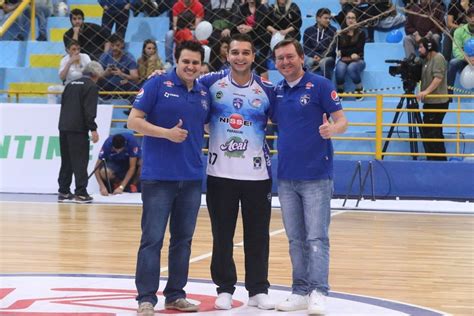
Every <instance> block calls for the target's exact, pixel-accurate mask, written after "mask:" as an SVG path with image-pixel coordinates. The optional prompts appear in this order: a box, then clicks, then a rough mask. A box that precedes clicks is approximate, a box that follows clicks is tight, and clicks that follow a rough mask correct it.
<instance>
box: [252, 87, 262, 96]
mask: <svg viewBox="0 0 474 316" xmlns="http://www.w3.org/2000/svg"><path fill="white" fill-rule="evenodd" d="M252 91H253V93H255V94H260V93H262V90H261V89H260V88H259V87H255V88H253V89H252Z"/></svg>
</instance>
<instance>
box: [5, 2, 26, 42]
mask: <svg viewBox="0 0 474 316" xmlns="http://www.w3.org/2000/svg"><path fill="white" fill-rule="evenodd" d="M20 4H21V1H20V0H5V1H3V3H2V4H1V5H0V7H1V8H2V10H3V16H1V17H0V25H3V24H4V22H5V21H6V20H7V19H8V18H9V17H10V16H11V14H12V12H13V11H15V9H16V8H17V7H18V6H19V5H20ZM29 16H30V11H29V9H25V11H23V13H22V14H20V16H19V17H18V18H17V20H16V21H15V22H13V24H12V25H11V26H10V29H9V32H11V38H12V39H13V40H14V41H24V40H26V39H27V37H28V31H29V28H30V23H29V21H30V17H29ZM5 39H7V38H5ZM2 40H3V39H2Z"/></svg>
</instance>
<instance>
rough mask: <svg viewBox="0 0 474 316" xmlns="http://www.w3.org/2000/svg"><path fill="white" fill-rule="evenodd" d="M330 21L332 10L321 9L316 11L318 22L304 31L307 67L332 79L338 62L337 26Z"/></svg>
mask: <svg viewBox="0 0 474 316" xmlns="http://www.w3.org/2000/svg"><path fill="white" fill-rule="evenodd" d="M330 22H331V10H329V9H328V8H321V9H319V10H318V11H317V12H316V24H315V25H313V26H310V27H308V28H307V29H306V30H305V31H304V35H303V48H304V54H305V65H306V67H307V68H308V69H310V70H312V71H316V72H318V73H320V74H321V75H323V76H324V77H326V78H328V79H329V80H332V73H333V71H334V66H335V63H336V41H335V40H334V36H335V35H336V28H335V27H333V26H332V25H330Z"/></svg>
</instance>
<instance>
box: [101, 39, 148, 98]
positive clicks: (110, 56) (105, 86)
mask: <svg viewBox="0 0 474 316" xmlns="http://www.w3.org/2000/svg"><path fill="white" fill-rule="evenodd" d="M109 42H110V47H111V48H110V50H109V51H108V52H107V53H104V54H102V56H100V63H101V64H102V67H104V68H105V72H104V78H103V80H101V81H100V83H99V84H100V87H101V89H102V90H104V91H138V86H137V84H138V79H139V77H138V66H137V63H136V62H135V59H134V58H133V56H132V55H131V54H130V53H128V52H127V51H125V50H124V46H125V43H124V40H123V38H122V37H120V35H118V34H112V35H111V36H110V39H109Z"/></svg>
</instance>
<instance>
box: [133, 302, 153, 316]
mask: <svg viewBox="0 0 474 316" xmlns="http://www.w3.org/2000/svg"><path fill="white" fill-rule="evenodd" d="M137 315H138V316H153V315H155V310H154V309H153V304H152V303H150V302H141V303H140V304H139V305H138V310H137Z"/></svg>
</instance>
